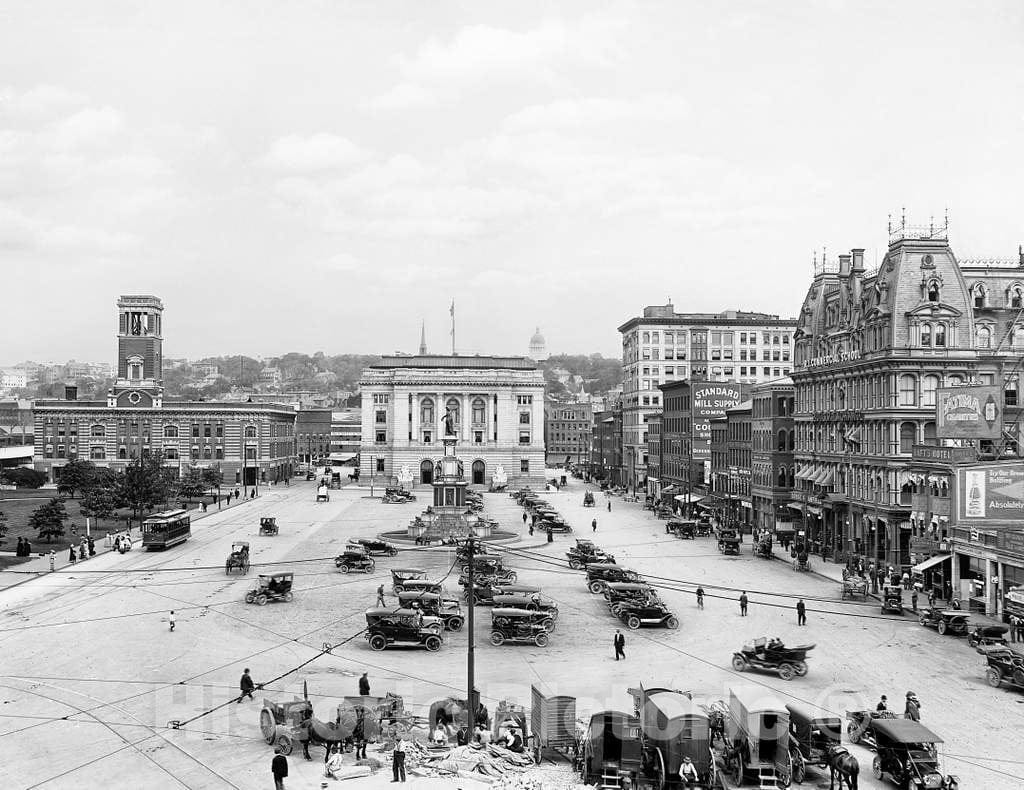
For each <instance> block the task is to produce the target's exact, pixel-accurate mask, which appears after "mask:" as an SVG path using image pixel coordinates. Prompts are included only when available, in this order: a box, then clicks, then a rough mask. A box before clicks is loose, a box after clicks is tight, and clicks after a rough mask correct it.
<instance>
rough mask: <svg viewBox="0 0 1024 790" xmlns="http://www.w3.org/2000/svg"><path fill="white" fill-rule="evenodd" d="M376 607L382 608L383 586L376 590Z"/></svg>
mask: <svg viewBox="0 0 1024 790" xmlns="http://www.w3.org/2000/svg"><path fill="white" fill-rule="evenodd" d="M377 606H381V607H382V606H384V585H383V584H382V585H380V586H379V587H378V588H377Z"/></svg>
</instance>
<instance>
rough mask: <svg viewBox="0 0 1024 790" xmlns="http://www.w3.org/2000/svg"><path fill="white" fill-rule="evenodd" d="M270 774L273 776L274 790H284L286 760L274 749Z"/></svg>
mask: <svg viewBox="0 0 1024 790" xmlns="http://www.w3.org/2000/svg"><path fill="white" fill-rule="evenodd" d="M270 772H271V773H272V774H273V775H274V790H284V780H285V779H287V778H288V758H287V757H285V756H284V755H283V754H281V752H280V751H278V749H274V759H273V760H271V761H270Z"/></svg>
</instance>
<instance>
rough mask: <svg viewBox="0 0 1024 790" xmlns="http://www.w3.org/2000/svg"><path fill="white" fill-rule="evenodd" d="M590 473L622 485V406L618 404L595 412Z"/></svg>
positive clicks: (614, 484) (600, 478)
mask: <svg viewBox="0 0 1024 790" xmlns="http://www.w3.org/2000/svg"><path fill="white" fill-rule="evenodd" d="M590 475H591V477H592V478H593V479H594V480H606V481H607V482H608V484H609V485H613V486H621V485H623V481H624V480H625V476H624V475H623V473H622V408H621V407H620V406H619V405H618V404H616V405H615V406H614V407H613V408H611V409H608V410H606V411H598V412H594V438H593V442H592V444H591V454H590Z"/></svg>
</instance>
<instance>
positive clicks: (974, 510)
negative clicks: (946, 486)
mask: <svg viewBox="0 0 1024 790" xmlns="http://www.w3.org/2000/svg"><path fill="white" fill-rule="evenodd" d="M956 474H957V487H956V500H957V501H956V509H957V516H958V519H957V520H958V521H959V522H960V523H961V524H964V523H966V524H970V525H972V526H973V525H985V524H988V523H991V522H1006V521H1017V522H1019V520H1020V519H1021V518H1024V461H1000V462H997V463H992V464H973V465H971V466H962V467H960V468H958V469H957V470H956Z"/></svg>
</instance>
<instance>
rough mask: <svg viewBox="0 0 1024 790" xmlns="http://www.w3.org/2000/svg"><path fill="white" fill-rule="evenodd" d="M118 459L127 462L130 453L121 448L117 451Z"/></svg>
mask: <svg viewBox="0 0 1024 790" xmlns="http://www.w3.org/2000/svg"><path fill="white" fill-rule="evenodd" d="M117 457H118V458H119V459H120V460H122V461H123V460H125V459H126V458H127V457H128V451H127V450H126V449H125V448H124V447H121V448H119V449H118V451H117Z"/></svg>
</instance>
